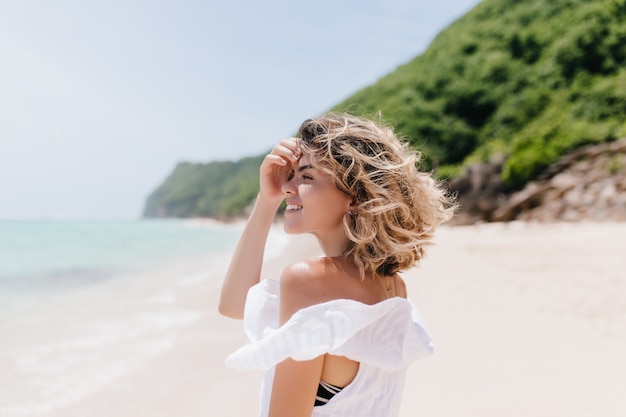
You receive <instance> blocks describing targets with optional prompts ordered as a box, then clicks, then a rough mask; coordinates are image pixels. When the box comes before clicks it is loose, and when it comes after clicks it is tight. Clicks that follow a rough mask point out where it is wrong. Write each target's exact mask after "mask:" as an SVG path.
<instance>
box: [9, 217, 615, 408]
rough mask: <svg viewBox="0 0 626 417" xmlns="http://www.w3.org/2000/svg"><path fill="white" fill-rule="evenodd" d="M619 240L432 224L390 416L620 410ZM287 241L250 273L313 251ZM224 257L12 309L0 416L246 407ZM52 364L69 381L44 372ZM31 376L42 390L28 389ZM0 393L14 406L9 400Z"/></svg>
mask: <svg viewBox="0 0 626 417" xmlns="http://www.w3.org/2000/svg"><path fill="white" fill-rule="evenodd" d="M625 247H626V223H619V224H615V223H613V224H591V223H582V224H555V225H538V224H534V225H533V224H531V225H528V224H523V223H513V224H488V225H479V226H470V227H456V228H442V229H441V230H440V233H439V235H438V238H437V244H436V246H434V247H432V248H431V250H430V251H429V256H428V258H427V259H426V260H425V261H424V262H423V264H422V266H421V268H419V269H415V270H412V271H410V272H408V273H406V274H405V280H406V281H407V285H408V288H409V295H410V297H411V298H412V299H413V301H414V302H415V304H416V305H417V306H418V308H419V309H420V311H421V313H422V315H423V316H424V319H425V321H426V323H427V325H428V327H429V330H430V332H431V333H432V335H433V338H434V339H435V355H434V356H433V357H430V358H427V359H424V360H422V361H419V362H416V363H415V364H414V365H413V366H412V367H411V368H410V369H409V372H408V375H407V386H406V391H405V396H404V402H403V405H402V410H401V415H402V416H403V417H412V416H416V415H418V416H429V417H435V416H436V417H444V416H454V417H459V416H480V417H485V416H494V417H495V416H498V417H500V416H503V415H506V416H509V417H511V416H533V417H534V416H551V417H556V416H568V417H578V416H590V417H591V416H593V417H596V416H603V417H610V416H620V417H621V416H624V415H626V272H625V271H624V270H625V269H626V268H625V267H626V261H625V257H626V250H625V249H624V248H625ZM289 248H290V252H289V253H288V254H285V255H282V256H281V257H279V258H277V259H274V260H272V261H270V262H269V263H268V265H267V267H266V268H265V270H264V275H266V276H276V275H277V274H278V273H279V271H280V269H281V268H282V266H283V265H284V264H286V263H288V262H291V261H293V260H296V259H301V258H302V257H305V256H308V255H317V254H319V250H318V249H317V248H316V246H315V244H314V241H313V240H312V239H311V238H310V237H301V236H300V237H294V238H290V244H289ZM293 249H296V250H293ZM226 264H227V259H224V260H223V262H220V263H218V264H213V265H211V268H210V271H207V270H206V265H205V264H201V263H200V264H197V265H191V264H190V265H188V266H187V267H186V271H184V273H180V272H174V271H160V272H159V274H160V278H159V279H158V280H156V281H155V283H154V285H153V286H151V290H150V291H149V292H148V293H141V291H144V292H145V287H137V288H132V287H128V288H126V287H125V288H123V289H120V288H117V289H116V290H115V291H113V290H112V288H109V289H108V290H107V292H106V293H100V294H99V295H98V297H92V298H91V299H90V300H89V302H85V301H82V302H81V301H78V300H83V299H84V297H77V299H76V300H77V301H76V304H75V305H73V306H72V308H71V310H68V312H67V313H66V314H65V316H63V317H64V321H63V322H62V323H58V322H57V323H47V322H46V318H45V315H43V314H42V316H41V317H40V318H39V319H38V320H39V322H37V320H35V319H34V318H32V317H31V318H30V319H29V320H30V321H28V322H19V320H18V321H17V322H16V325H15V326H14V327H13V328H12V329H13V330H14V333H13V334H14V335H15V340H12V341H10V342H9V339H8V338H6V336H5V335H4V334H3V335H2V338H3V339H2V340H1V341H0V417H8V416H10V417H17V416H30V415H33V416H35V415H42V416H55V417H56V416H58V417H61V416H62V417H72V416H77V417H78V416H80V417H89V416H115V417H122V416H133V417H138V416H151V417H158V416H185V417H195V416H255V415H256V414H257V400H258V391H259V386H260V381H261V377H262V375H261V374H260V373H256V372H238V371H234V370H231V369H228V368H226V367H225V366H224V365H223V361H224V359H225V357H226V356H227V355H228V353H230V352H231V351H232V350H234V349H235V348H236V347H238V346H239V345H240V344H242V343H244V336H243V331H242V328H241V323H240V322H237V321H233V320H229V319H225V318H222V317H220V316H219V315H218V314H217V312H216V305H217V299H218V293H219V287H220V282H221V277H222V276H223V274H224V272H225V268H226ZM168 277H170V278H168ZM183 277H185V278H183ZM120 290H123V291H120ZM140 294H141V295H140ZM53 307H54V306H48V308H49V309H51V308H53ZM66 307H67V306H66ZM157 313H158V314H157ZM57 317H59V316H58V315H57ZM105 321H106V323H108V324H109V325H111V323H117V324H121V323H125V324H126V327H120V328H119V332H122V333H123V334H121V335H119V337H118V338H117V339H115V340H114V341H110V340H108V339H102V340H100V343H96V342H94V340H95V341H97V340H98V339H97V338H96V339H94V335H93V334H91V336H90V337H91V339H85V337H86V336H85V335H84V334H82V333H81V332H85V331H86V330H85V329H87V328H89V329H91V330H90V331H92V332H93V329H94V328H93V325H92V326H91V327H85V326H86V325H85V323H92V324H93V323H99V322H102V323H104V322H105ZM148 324H149V326H148ZM135 325H137V326H143V327H141V329H144V330H142V331H138V330H137V329H136V328H135V327H132V326H135ZM8 326H9V325H8V324H6V323H4V327H3V328H2V329H4V330H6V329H9V328H10V327H8ZM81 326H82V327H81ZM42 328H50V331H51V332H53V331H61V330H63V332H62V333H63V334H66V335H67V336H66V337H67V338H68V339H67V340H66V341H65V342H63V341H55V342H54V343H57V344H56V345H54V343H52V342H51V341H50V338H49V336H45V335H41V336H40V337H41V338H44V337H47V339H46V343H48V344H49V345H50V346H53V347H54V346H57V347H59V346H63V347H64V349H65V351H63V352H65V353H63V352H61V351H60V350H59V351H55V350H54V348H51V349H48V350H47V351H42V350H41V349H40V350H37V341H38V339H37V338H38V337H39V336H38V335H37V333H36V332H35V333H33V332H32V331H30V333H29V329H31V330H32V329H42ZM2 329H0V330H2ZM96 329H97V327H96ZM116 329H117V328H114V329H113V330H116ZM105 330H106V329H105ZM109 330H110V329H109ZM131 330H132V331H131ZM113 334H115V332H114V333H113ZM79 340H83V341H84V340H91V341H92V345H89V344H87V345H85V344H83V345H80V344H76V342H77V341H79ZM103 340H104V341H103ZM68 341H69V342H71V341H73V342H74V343H75V344H76V345H69V347H68ZM51 343H52V344H51ZM63 343H65V344H63ZM24 346H26V347H27V348H24ZM20 349H21V350H20ZM59 349H60V348H59ZM72 349H74V350H72ZM146 349H148V350H149V349H152V350H151V351H150V352H148V353H150V354H147V353H146ZM74 351H75V352H76V354H75V355H74V356H72V355H70V356H67V352H70V353H71V352H74ZM62 353H63V354H62ZM29 355H30V356H29ZM63 355H65V356H63ZM16 358H17V359H19V360H21V361H22V362H20V363H17V362H16V360H17V359H16ZM29 358H30V359H29ZM29 360H30V361H31V364H30V366H31V368H28V366H29V363H28V361H29ZM72 360H73V361H74V362H75V363H74V364H73V363H72ZM122 365H123V366H122ZM37 366H40V367H39V368H37ZM63 366H65V367H66V368H63ZM42 367H43V368H42ZM46 367H47V368H46ZM55 367H56V368H55ZM73 367H74V368H76V367H82V368H80V369H83V372H82V373H80V372H78V371H76V369H74V368H73ZM25 369H26V370H27V371H28V369H30V370H31V374H28V373H27V372H26V373H25V371H24V370H25ZM59 369H61V370H62V369H68V370H69V371H71V372H68V375H73V376H74V377H76V376H77V375H78V376H80V375H82V376H83V377H84V383H83V384H82V385H81V381H80V380H78V381H67V380H65V379H63V378H62V377H61V376H62V375H61V376H59V375H56V376H55V377H54V378H52V377H51V376H50V375H49V374H50V373H51V372H52V373H53V372H55V370H56V371H57V373H58V372H59ZM46 370H47V372H48V374H46ZM29 375H30V377H29ZM28 378H31V379H28ZM46 378H48V379H46ZM99 378H100V379H99ZM66 379H67V378H66ZM15 381H19V382H21V383H25V382H26V383H25V384H24V386H23V387H16V386H15ZM47 381H54V382H55V384H57V386H58V389H57V390H56V391H55V390H54V389H52V388H51V389H48V391H45V390H43V389H42V388H41V384H45V383H47ZM38 384H39V385H38ZM81 387H83V389H82V390H81ZM87 388H89V389H87ZM7 392H11V395H12V396H14V397H15V398H17V396H20V404H29V405H30V407H22V408H16V407H15V406H14V405H11V404H15V401H14V402H13V403H12V402H11V400H10V399H9V398H8V397H5V398H2V396H3V395H5V394H6V393H7ZM3 393H5V394H3ZM55 398H60V399H62V400H63V401H56V402H55Z"/></svg>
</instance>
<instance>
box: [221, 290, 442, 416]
mask: <svg viewBox="0 0 626 417" xmlns="http://www.w3.org/2000/svg"><path fill="white" fill-rule="evenodd" d="M279 289H280V283H279V282H278V281H276V280H272V279H268V280H263V281H261V282H260V283H258V284H257V285H255V286H253V287H252V288H251V289H250V291H249V292H248V296H247V299H246V307H245V313H244V329H245V332H246V335H247V337H248V340H249V343H248V344H247V345H245V346H243V347H241V348H239V349H238V350H236V351H235V352H233V353H232V354H231V355H230V356H228V358H227V359H226V364H227V365H228V366H230V367H232V368H236V369H263V370H267V373H266V376H265V379H264V382H263V388H262V390H261V403H260V416H261V417H266V416H267V415H268V412H269V402H270V394H271V392H272V381H273V379H274V378H273V377H274V366H275V365H276V364H278V363H279V362H282V361H283V360H285V359H287V358H292V359H295V360H308V359H313V358H315V357H317V356H319V355H323V354H325V353H330V354H333V355H338V356H345V357H348V358H350V359H352V360H355V361H358V362H359V370H358V372H357V374H356V376H355V378H354V380H352V382H351V383H350V384H349V385H348V386H346V387H345V388H344V389H343V390H342V391H340V392H339V393H338V394H336V395H335V396H334V397H332V398H331V399H330V401H328V403H326V404H325V405H322V406H317V407H314V408H313V414H312V416H314V417H322V416H328V417H330V416H332V417H353V416H357V415H358V416H370V417H391V416H397V415H398V413H399V408H400V400H401V396H402V389H403V386H404V379H405V370H406V368H407V366H408V365H409V364H410V363H411V362H413V361H415V360H417V359H420V358H422V357H425V356H428V355H430V354H432V352H433V344H432V340H431V337H430V335H429V334H428V332H427V330H426V328H425V327H424V325H423V324H422V319H421V318H420V316H419V313H418V312H417V310H416V308H415V306H414V305H413V304H412V303H411V301H409V300H407V299H404V298H400V297H394V298H389V299H387V300H384V301H381V302H379V303H377V304H374V305H368V304H363V303H361V302H359V301H355V300H344V299H341V300H332V301H328V302H325V303H321V304H316V305H313V306H310V307H307V308H304V309H302V310H299V311H298V312H296V313H295V314H294V315H293V316H292V317H291V318H290V319H289V321H287V322H286V323H285V324H283V325H282V326H279V319H278V314H279V312H278V308H279V296H280V294H279Z"/></svg>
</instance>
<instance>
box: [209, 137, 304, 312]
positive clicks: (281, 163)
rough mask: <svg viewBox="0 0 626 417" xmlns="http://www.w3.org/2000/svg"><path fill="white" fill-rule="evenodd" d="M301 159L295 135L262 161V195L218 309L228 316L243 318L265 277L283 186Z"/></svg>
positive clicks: (249, 221) (228, 275)
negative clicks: (269, 240) (267, 245)
mask: <svg viewBox="0 0 626 417" xmlns="http://www.w3.org/2000/svg"><path fill="white" fill-rule="evenodd" d="M298 158H299V152H298V150H297V148H296V139H293V138H291V139H285V140H283V141H281V142H280V143H279V144H278V145H276V146H275V147H274V149H272V152H270V153H269V154H268V155H267V156H266V157H265V159H264V160H263V163H262V164H261V169H260V187H259V194H258V195H257V199H256V202H255V204H254V208H253V209H252V213H251V214H250V218H249V219H248V223H247V224H246V227H245V228H244V231H243V233H242V235H241V238H240V239H239V243H238V244H237V247H236V249H235V252H234V254H233V258H232V259H231V261H230V265H229V267H228V271H227V272H226V277H225V278H224V284H223V285H222V292H221V296H220V302H219V307H218V310H219V312H220V314H222V315H224V316H227V317H232V318H236V319H241V318H243V310H244V305H245V302H246V295H247V294H248V290H249V289H250V287H252V286H253V285H254V284H256V283H258V282H259V280H260V277H261V265H262V262H263V251H264V250H265V242H266V240H267V235H268V233H269V230H270V227H271V225H272V221H273V219H274V216H275V215H276V210H278V207H279V206H280V203H281V201H282V200H283V192H282V186H283V184H284V183H285V182H286V181H287V178H288V176H289V175H290V173H291V171H293V166H292V164H293V163H294V162H296V161H297V160H298Z"/></svg>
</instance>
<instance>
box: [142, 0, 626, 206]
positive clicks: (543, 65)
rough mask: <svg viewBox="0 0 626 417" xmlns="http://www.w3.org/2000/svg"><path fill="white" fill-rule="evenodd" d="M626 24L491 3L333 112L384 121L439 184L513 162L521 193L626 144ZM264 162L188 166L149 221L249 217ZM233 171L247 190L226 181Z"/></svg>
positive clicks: (612, 14)
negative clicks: (603, 148) (556, 169)
mask: <svg viewBox="0 0 626 417" xmlns="http://www.w3.org/2000/svg"><path fill="white" fill-rule="evenodd" d="M624 22H626V0H551V1H546V0H517V1H511V0H484V1H483V2H482V3H480V4H479V5H477V6H476V7H475V8H474V9H473V10H471V11H470V12H469V13H467V14H466V15H465V16H463V17H462V18H460V19H459V20H457V21H456V22H454V23H453V24H452V25H450V27H448V28H447V29H445V30H444V31H442V32H441V33H440V34H439V35H438V36H437V37H436V38H435V40H434V41H433V42H432V44H431V45H430V46H429V48H428V49H427V50H426V52H424V53H423V54H422V55H420V56H418V57H416V58H414V59H413V60H412V61H410V62H408V63H407V64H405V65H402V66H400V67H399V68H397V69H396V70H395V71H393V72H392V73H390V74H388V75H387V76H385V77H383V78H382V79H380V80H379V81H378V82H376V83H375V84H373V85H371V86H369V87H366V88H364V89H362V90H361V91H358V92H357V93H356V94H354V95H353V96H351V97H349V98H347V99H346V100H344V101H343V102H341V103H339V104H338V105H336V106H335V107H334V108H333V109H332V110H334V111H347V112H350V113H355V114H364V115H374V114H377V113H378V112H380V113H381V114H382V117H383V119H384V120H385V121H387V122H389V123H391V124H393V125H394V126H396V131H397V132H398V133H399V134H400V135H402V136H404V137H406V138H407V139H408V140H409V141H410V143H411V144H412V145H413V146H415V147H416V148H417V149H420V150H421V151H423V153H424V156H425V157H426V167H425V168H426V169H434V170H435V171H436V172H437V174H438V175H439V176H441V177H449V176H455V175H457V174H458V173H459V172H460V170H461V168H462V167H463V166H465V165H468V164H471V163H473V162H477V161H483V160H488V159H489V158H491V157H493V156H494V155H496V154H504V155H506V156H507V159H506V162H505V165H504V169H503V173H502V179H503V181H504V183H505V184H506V185H507V186H508V187H509V189H511V190H515V189H519V188H521V187H522V186H523V185H524V184H525V183H526V182H527V181H529V180H531V179H533V178H535V177H536V176H537V175H538V174H539V173H540V172H542V171H543V170H544V169H545V168H546V167H548V166H549V165H550V164H552V163H554V162H555V161H556V160H557V159H558V158H559V157H560V156H561V155H563V154H565V153H567V152H569V151H571V150H573V149H575V148H578V147H580V146H582V145H586V144H592V143H600V142H607V141H613V140H616V139H617V138H619V137H623V136H626V24H625V23H624ZM369 59H375V57H371V58H369ZM355 65H367V59H364V61H363V62H362V63H355ZM260 160H261V157H257V158H248V159H244V160H241V161H239V162H237V163H232V164H231V165H229V163H223V162H220V163H217V162H214V163H209V164H206V165H198V166H195V168H194V167H193V166H190V165H189V164H181V165H179V167H177V169H176V170H175V171H174V173H173V174H172V176H171V177H170V178H168V179H167V181H166V182H165V183H164V184H163V185H162V186H161V187H159V188H158V189H157V190H156V191H155V192H154V193H153V194H152V195H151V196H150V198H149V201H148V206H149V208H150V210H148V207H147V209H146V214H147V215H160V214H159V213H161V214H163V215H174V216H194V215H209V216H216V215H227V214H233V213H236V212H241V211H242V210H243V208H244V207H245V206H247V205H248V204H249V201H250V198H252V197H253V196H254V195H255V192H256V181H257V178H258V176H257V175H258V174H257V172H256V171H254V174H250V175H251V177H252V178H254V180H253V181H252V182H251V181H250V178H246V176H245V175H246V173H250V172H252V171H253V170H251V169H250V165H251V164H254V163H257V167H258V163H260ZM227 169H231V170H232V171H230V172H233V173H236V175H235V178H237V180H235V179H233V180H231V181H226V182H224V181H218V180H217V179H218V178H223V177H221V175H222V174H221V173H220V170H227ZM186 176H189V177H188V178H187V177H186ZM238 181H241V184H238ZM236 184H238V185H236ZM214 188H215V189H214ZM227 188H228V190H230V191H232V190H233V189H234V190H236V197H232V196H231V195H230V194H229V193H228V191H227V190H226V189H227ZM183 191H184V192H183ZM215 199H219V201H217V200H216V201H214V200H215ZM194 201H195V202H196V203H192V202H194ZM209 201H211V203H209Z"/></svg>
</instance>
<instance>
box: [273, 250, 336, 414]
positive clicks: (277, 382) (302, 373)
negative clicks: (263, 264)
mask: <svg viewBox="0 0 626 417" xmlns="http://www.w3.org/2000/svg"><path fill="white" fill-rule="evenodd" d="M313 269H314V268H311V264H310V263H309V262H299V263H297V264H293V265H290V266H288V267H287V268H285V270H284V271H283V273H282V275H281V277H280V324H281V325H283V324H284V323H285V322H287V321H288V320H289V319H290V318H291V316H292V315H293V314H295V313H296V312H297V311H298V310H300V309H302V308H305V307H309V306H311V305H313V304H317V303H319V302H322V301H324V300H323V298H322V297H323V296H322V295H321V294H320V289H319V288H317V282H316V280H315V278H314V275H315V272H314V271H313ZM323 365H324V355H320V356H318V357H316V358H314V359H311V360H307V361H296V360H293V359H286V360H284V361H282V362H281V363H279V364H278V365H276V370H275V372H274V383H273V384H272V396H271V399H270V412H269V416H270V417H310V416H311V413H312V412H313V405H314V404H315V397H316V395H317V387H318V385H319V383H320V379H321V376H322V369H323Z"/></svg>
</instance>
